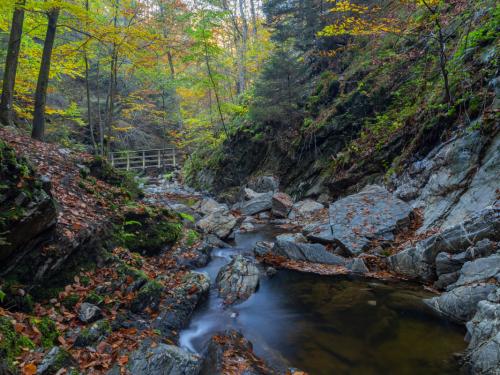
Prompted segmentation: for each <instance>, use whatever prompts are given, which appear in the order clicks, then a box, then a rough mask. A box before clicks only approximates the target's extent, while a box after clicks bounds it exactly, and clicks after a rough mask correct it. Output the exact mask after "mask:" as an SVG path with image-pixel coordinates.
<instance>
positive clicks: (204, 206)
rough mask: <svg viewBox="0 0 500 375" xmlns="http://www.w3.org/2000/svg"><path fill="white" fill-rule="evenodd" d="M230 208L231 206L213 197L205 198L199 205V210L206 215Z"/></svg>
mask: <svg viewBox="0 0 500 375" xmlns="http://www.w3.org/2000/svg"><path fill="white" fill-rule="evenodd" d="M228 210H229V207H228V206H227V205H226V204H222V203H219V202H217V201H216V200H214V199H212V198H206V199H203V200H202V201H201V203H200V204H199V207H198V211H200V212H201V213H202V214H204V215H210V214H212V213H214V212H226V211H228Z"/></svg>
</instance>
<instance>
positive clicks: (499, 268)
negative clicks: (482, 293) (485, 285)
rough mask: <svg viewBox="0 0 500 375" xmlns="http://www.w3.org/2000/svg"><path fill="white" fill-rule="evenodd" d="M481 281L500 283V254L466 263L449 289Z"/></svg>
mask: <svg viewBox="0 0 500 375" xmlns="http://www.w3.org/2000/svg"><path fill="white" fill-rule="evenodd" d="M481 281H483V282H486V281H496V283H500V255H498V254H494V255H490V256H489V257H486V258H479V259H476V260H473V261H471V262H467V263H465V264H464V266H463V267H462V269H461V270H460V277H459V278H458V280H457V282H456V283H454V284H452V285H450V286H449V287H448V289H453V288H456V287H459V286H463V285H467V284H472V283H477V282H481Z"/></svg>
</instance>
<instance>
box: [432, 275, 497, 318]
mask: <svg viewBox="0 0 500 375" xmlns="http://www.w3.org/2000/svg"><path fill="white" fill-rule="evenodd" d="M495 288H496V286H495V285H491V284H485V285H473V286H461V287H458V288H455V289H453V290H451V291H449V292H445V293H443V294H441V295H440V296H439V297H433V298H430V299H426V300H424V302H425V303H426V304H427V305H428V306H429V307H430V308H432V309H433V310H435V311H436V312H438V313H439V314H441V315H443V316H445V317H447V318H449V319H451V320H454V321H456V322H460V323H463V322H466V321H467V320H469V319H471V318H472V317H473V316H474V314H475V313H476V306H477V303H478V302H479V301H482V300H484V299H486V298H487V297H488V294H490V293H491V292H492V291H493V290H495Z"/></svg>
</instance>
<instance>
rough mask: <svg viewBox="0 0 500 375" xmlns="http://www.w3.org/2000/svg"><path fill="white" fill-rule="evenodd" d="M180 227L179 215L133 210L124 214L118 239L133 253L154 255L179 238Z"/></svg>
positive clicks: (160, 211)
mask: <svg viewBox="0 0 500 375" xmlns="http://www.w3.org/2000/svg"><path fill="white" fill-rule="evenodd" d="M182 227H183V226H182V223H181V218H180V217H179V215H177V214H174V213H172V212H170V211H168V210H165V209H144V210H142V211H137V210H134V211H130V212H127V213H126V214H125V220H124V223H123V225H122V228H121V231H120V232H119V235H118V239H119V240H120V241H121V242H122V244H123V245H124V246H125V247H127V248H128V249H129V250H131V251H133V252H138V253H141V254H145V255H156V254H158V253H159V252H160V251H162V250H164V249H169V248H170V247H171V246H172V245H174V244H175V243H176V242H177V241H178V240H179V239H180V238H181V234H182Z"/></svg>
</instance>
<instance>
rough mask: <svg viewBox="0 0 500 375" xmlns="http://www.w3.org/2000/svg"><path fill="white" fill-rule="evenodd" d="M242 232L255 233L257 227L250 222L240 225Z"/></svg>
mask: <svg viewBox="0 0 500 375" xmlns="http://www.w3.org/2000/svg"><path fill="white" fill-rule="evenodd" d="M240 231H242V232H254V231H255V225H253V224H252V223H250V222H248V221H247V222H243V223H242V224H241V225H240Z"/></svg>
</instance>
